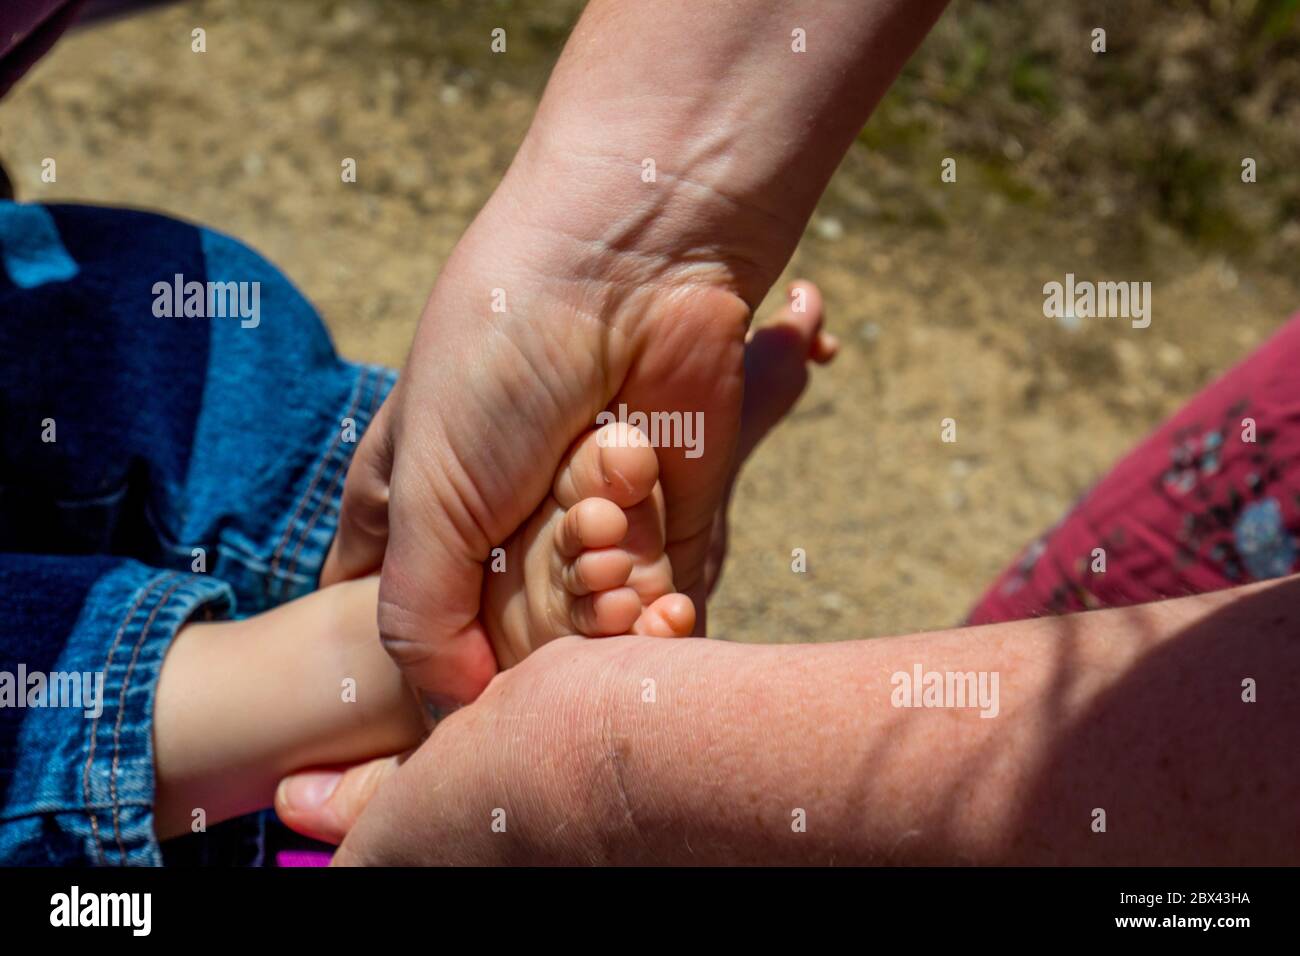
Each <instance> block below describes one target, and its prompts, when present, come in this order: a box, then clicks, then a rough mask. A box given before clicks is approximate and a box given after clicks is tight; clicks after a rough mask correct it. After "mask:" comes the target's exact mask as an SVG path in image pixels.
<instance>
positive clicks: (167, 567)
mask: <svg viewBox="0 0 1300 956" xmlns="http://www.w3.org/2000/svg"><path fill="white" fill-rule="evenodd" d="M177 274H180V275H182V276H183V277H184V281H185V282H191V281H196V282H201V283H202V282H210V281H211V282H226V281H232V282H244V283H252V282H256V283H259V287H258V288H259V290H260V292H259V306H260V311H259V321H258V322H257V324H256V325H255V326H253V325H252V324H251V323H250V322H245V323H241V321H240V319H239V318H238V317H227V318H220V317H217V318H200V317H190V318H183V317H181V318H161V317H158V316H157V315H156V314H155V308H154V306H155V299H156V298H157V294H156V292H155V291H154V286H155V283H158V282H167V283H170V282H172V281H173V277H174V276H175V275H177ZM245 325H248V326H249V327H245ZM394 380H395V373H394V372H392V371H391V370H389V369H384V368H380V367H377V366H365V365H356V364H352V363H348V362H344V361H342V360H340V359H339V358H338V357H337V356H336V355H335V353H334V350H333V346H332V345H331V343H330V340H329V336H328V334H327V333H326V331H325V329H324V327H323V326H322V325H321V323H320V320H319V318H318V317H317V315H316V313H315V312H314V310H313V309H312V307H311V305H310V304H309V303H308V302H307V301H306V300H305V299H304V298H303V296H302V295H301V294H300V293H299V292H298V291H297V290H296V289H295V288H294V287H293V286H292V285H291V284H290V283H289V282H288V280H286V279H285V278H284V276H282V275H281V274H280V273H279V272H278V271H276V269H275V268H274V267H273V266H271V265H270V264H269V263H267V262H266V261H265V260H263V259H262V258H260V257H259V256H258V255H257V254H256V253H254V252H252V251H251V250H249V249H248V248H247V247H245V246H243V245H241V244H240V243H238V242H235V241H234V240H232V239H230V238H228V237H226V236H223V235H220V234H218V233H215V232H211V231H209V230H206V229H203V228H200V227H197V226H194V225H190V224H188V223H183V222H178V221H176V220H173V219H168V218H165V217H162V216H156V215H152V214H148V213H141V212H132V211H125V210H114V209H100V208H93V207H82V206H38V205H17V204H14V203H8V202H0V427H2V428H3V435H4V441H3V443H2V444H0V863H40V864H78V863H84V864H109V865H117V864H158V863H160V862H162V859H163V853H162V850H161V848H160V846H159V844H158V841H157V840H156V839H155V837H154V834H153V817H152V804H153V790H154V780H153V750H152V746H153V742H152V711H153V700H154V690H155V686H156V683H157V679H158V673H159V668H160V667H161V663H162V659H163V657H164V655H165V654H166V652H167V648H168V646H169V645H170V642H171V640H172V639H173V637H174V636H175V634H176V631H177V630H178V629H179V628H180V626H181V625H182V624H184V623H185V622H186V621H187V620H189V619H190V618H192V617H194V616H195V615H201V616H206V617H228V616H245V615H248V614H253V613H257V612H259V611H262V610H265V609H267V608H269V607H272V606H274V605H276V604H280V603H283V602H284V601H287V600H289V599H291V598H294V597H297V596H299V595H301V594H304V593H306V592H308V591H310V590H312V589H313V588H314V587H315V586H316V581H317V579H318V576H319V574H320V568H321V564H322V563H323V561H324V558H325V554H326V551H327V550H328V548H329V543H330V541H331V539H332V538H333V534H334V529H335V523H336V520H337V514H338V503H339V499H340V496H341V493H342V488H343V479H344V475H345V474H346V471H347V466H348V462H349V461H350V459H351V455H352V452H353V450H354V449H355V447H356V445H355V442H353V441H350V440H348V439H349V438H351V437H352V436H351V435H349V434H348V430H347V428H346V427H345V426H346V420H349V419H350V420H351V421H352V422H353V423H354V425H355V437H356V439H358V440H359V438H360V436H361V435H362V434H363V432H364V430H365V427H366V426H367V425H368V424H369V423H370V421H371V419H372V418H373V416H374V414H375V412H376V411H377V410H378V408H379V405H380V403H381V402H382V401H383V399H384V397H385V396H386V395H387V393H388V391H389V390H390V389H391V387H392V385H393V382H394ZM50 420H52V421H53V426H52V427H53V433H52V436H51V432H50V427H49V426H50ZM50 437H53V438H54V440H53V441H49V440H47V439H49V438H50ZM199 549H201V550H199ZM20 667H22V668H25V670H26V672H27V674H33V673H37V672H39V673H42V674H49V673H52V672H60V673H69V674H70V673H83V672H85V673H102V674H103V695H102V710H101V711H100V712H99V713H98V714H97V715H94V716H86V715H85V711H86V710H87V709H88V708H84V707H83V708H75V707H44V708H33V707H18V706H14V705H13V702H12V701H11V702H9V705H6V704H5V703H4V699H3V693H4V688H3V685H2V682H3V679H4V674H5V673H8V674H10V675H15V677H16V675H17V673H18V670H19V668H20ZM83 703H84V702H83ZM265 825H266V821H265V820H245V821H243V822H242V823H236V824H232V825H227V826H223V827H219V828H216V827H214V828H213V830H212V831H211V832H210V833H209V834H206V835H205V836H203V837H198V838H190V839H191V840H193V839H198V840H199V841H200V842H202V841H204V840H209V842H213V843H215V842H216V841H217V840H226V841H232V840H233V841H235V842H236V843H238V844H239V845H240V847H239V848H236V849H231V848H230V847H228V846H227V847H222V846H215V845H213V846H206V847H200V848H199V849H198V850H197V851H194V850H193V848H191V851H190V853H189V858H190V859H195V860H203V859H209V860H211V859H223V860H229V861H240V862H257V861H258V860H257V858H258V857H260V856H262V855H263V854H262V853H261V835H262V834H263V832H264V827H265Z"/></svg>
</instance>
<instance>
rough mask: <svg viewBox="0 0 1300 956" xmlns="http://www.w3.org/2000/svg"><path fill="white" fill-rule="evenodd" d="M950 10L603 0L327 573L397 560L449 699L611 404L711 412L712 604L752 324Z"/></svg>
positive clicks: (481, 661)
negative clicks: (720, 511) (581, 447)
mask: <svg viewBox="0 0 1300 956" xmlns="http://www.w3.org/2000/svg"><path fill="white" fill-rule="evenodd" d="M942 7H943V0H844V2H822V3H817V4H791V3H786V4H780V3H772V2H771V0H730V2H727V3H715V2H708V3H706V2H700V0H695V2H691V0H665V2H656V3H644V2H641V0H595V2H593V3H591V4H590V5H589V7H588V9H587V11H586V13H585V14H584V16H583V17H582V20H581V22H580V23H579V24H578V26H577V28H576V29H575V31H574V33H573V36H572V37H571V38H570V40H569V42H568V44H567V46H566V48H565V51H564V53H563V55H562V57H561V58H560V61H559V63H558V65H557V67H556V69H555V71H554V74H553V76H552V78H551V81H550V84H549V86H548V88H547V91H546V94H545V96H544V98H543V100H542V103H541V106H540V108H539V109H538V112H537V116H536V118H535V120H534V122H533V124H532V127H531V129H530V130H529V132H528V134H527V137H526V138H525V140H524V142H523V144H522V146H521V147H520V150H519V152H518V154H517V156H516V157H515V160H514V162H513V164H512V165H511V167H510V170H509V172H508V173H507V175H506V176H505V178H504V180H503V181H502V183H501V184H500V186H499V187H498V189H497V190H496V192H495V193H494V194H493V196H492V198H491V200H490V201H489V202H488V204H487V205H486V206H485V207H484V209H483V210H482V212H481V213H480V214H479V216H478V217H477V218H476V219H475V221H474V223H473V224H472V225H471V226H470V228H469V230H468V231H467V232H466V234H465V235H464V237H463V238H462V239H461V241H460V243H459V244H458V245H457V247H456V249H455V251H454V252H453V254H452V256H451V258H450V259H449V260H448V262H447V264H446V267H445V268H444V270H443V272H442V274H441V275H440V277H439V279H438V281H437V283H436V285H435V287H434V289H433V292H432V294H431V296H430V299H429V302H428V305H427V306H426V309H425V312H424V315H423V317H422V319H421V322H420V327H419V329H418V332H417V334H416V337H415V340H414V343H413V345H412V348H411V352H410V356H409V359H408V362H407V366H406V369H405V371H404V372H403V375H402V378H401V381H400V382H399V384H398V387H397V389H396V390H395V392H394V393H393V395H392V397H390V399H389V401H388V402H387V403H386V405H385V407H384V409H382V410H381V413H380V415H379V417H378V419H377V421H376V423H375V425H374V426H372V427H371V429H370V430H369V431H368V433H367V435H366V437H365V439H364V441H363V443H362V445H361V447H360V448H359V449H358V454H357V455H356V457H355V458H354V463H353V465H352V468H351V470H350V472H349V475H348V480H347V486H346V490H345V494H344V504H343V512H342V516H341V520H340V529H339V534H338V540H337V542H336V547H335V549H334V553H333V555H332V556H331V559H330V561H329V562H328V564H327V567H326V570H325V574H324V576H323V579H324V581H325V582H326V583H328V582H331V581H334V580H338V579H340V578H343V577H349V576H356V575H358V574H361V573H365V572H367V571H370V570H373V569H375V568H377V567H379V566H380V563H381V560H382V562H383V572H382V573H383V577H382V587H381V595H380V615H379V620H380V630H381V633H382V634H383V637H384V640H385V644H386V646H387V647H388V649H389V650H390V652H392V653H393V655H394V657H395V658H396V659H397V660H398V661H399V662H400V663H401V664H402V665H403V667H404V671H405V673H406V676H407V677H408V679H410V681H411V682H412V683H413V684H415V685H416V686H417V687H419V688H420V689H422V690H424V691H426V692H427V693H429V694H430V696H436V697H440V698H442V704H441V705H440V706H444V705H449V704H454V703H456V702H464V701H467V700H471V699H473V698H474V696H475V695H476V694H477V693H478V692H479V691H480V690H481V689H482V688H483V686H484V685H486V683H487V681H488V680H489V679H490V678H491V676H492V674H493V673H494V672H495V670H496V665H495V662H494V659H493V655H492V651H491V649H490V647H489V644H488V639H487V636H486V634H485V632H484V630H483V628H482V626H481V624H480V622H479V621H478V612H479V593H480V589H481V575H482V564H483V562H484V561H485V560H486V559H487V558H488V556H489V553H490V551H491V549H492V548H493V547H494V546H496V545H498V544H500V543H502V542H503V541H504V539H505V538H506V537H507V536H508V535H509V534H511V533H512V532H513V531H514V530H515V529H516V528H518V527H519V526H520V524H521V523H522V522H523V521H524V520H525V519H526V518H527V516H528V515H529V514H530V513H531V512H532V511H533V510H534V509H535V508H536V506H537V505H538V504H539V503H540V502H541V500H542V499H543V497H544V496H545V494H546V492H547V489H548V486H549V483H550V481H551V477H552V475H553V473H554V471H555V468H556V466H557V465H558V463H559V461H560V459H561V457H562V456H563V455H564V453H565V451H566V450H567V448H568V447H569V445H570V444H571V443H572V442H573V441H574V440H575V439H576V438H577V437H578V436H579V435H580V434H582V433H583V432H584V431H586V430H588V429H590V428H591V427H592V425H593V422H594V418H595V415H596V414H597V413H598V412H599V411H600V410H602V409H603V408H605V407H607V406H617V405H618V404H620V403H626V404H627V406H628V407H629V408H630V409H631V410H633V411H636V410H643V411H651V412H683V413H685V414H693V413H695V412H701V413H703V415H704V446H703V455H702V456H699V457H694V456H693V457H690V458H688V457H686V455H685V454H684V450H683V449H680V448H679V449H670V448H661V449H660V459H661V461H660V467H661V477H662V482H663V487H664V492H665V500H666V504H667V513H668V553H669V556H670V558H671V560H672V562H673V568H674V572H675V578H676V583H677V586H678V588H679V590H683V591H685V592H686V593H688V594H691V595H692V597H695V598H696V599H697V600H696V604H697V607H700V608H702V607H703V602H702V600H700V598H702V596H703V595H702V585H703V577H704V573H703V571H704V563H705V556H706V553H707V547H708V539H709V533H710V528H711V523H712V518H713V515H714V514H715V513H716V511H717V507H718V504H719V502H720V500H721V496H722V492H723V489H724V487H725V483H726V477H727V474H728V471H729V468H730V458H731V450H732V447H733V445H734V442H735V435H736V431H737V419H738V412H739V405H740V399H741V391H742V385H743V373H742V368H741V366H742V356H741V353H742V342H743V337H744V334H745V330H746V326H747V323H748V320H749V317H750V314H751V310H752V309H753V307H754V306H755V305H756V304H757V303H758V302H759V300H761V299H762V297H763V296H764V294H765V293H766V291H767V289H768V287H769V285H770V284H771V283H772V282H773V280H774V279H775V278H776V277H777V276H778V274H779V273H780V271H781V269H782V268H783V267H784V266H785V264H786V261H787V260H788V258H789V256H790V254H791V251H792V250H793V249H794V247H795V244H796V243H797V242H798V239H799V237H800V235H801V234H802V232H803V229H804V226H805V224H806V222H807V219H808V217H809V215H810V214H811V211H812V209H813V206H814V204H815V203H816V201H817V199H818V197H819V196H820V195H821V193H822V190H823V189H824V187H825V185H826V182H827V180H828V179H829V177H830V175H831V173H832V171H833V170H834V168H835V166H836V164H837V163H838V162H839V160H840V159H841V157H842V156H843V155H844V152H845V151H846V149H847V148H848V146H849V144H850V143H851V141H852V139H853V137H854V135H855V133H856V132H857V130H858V129H859V128H860V127H861V125H862V124H863V122H865V120H866V118H867V116H868V114H869V113H870V112H871V109H872V108H873V106H874V105H875V103H876V102H877V101H878V100H879V98H880V96H881V95H882V94H883V93H884V91H885V89H886V88H887V86H888V85H889V83H890V81H891V80H892V79H893V78H894V76H895V75H896V74H897V72H898V70H899V69H900V68H901V67H902V65H903V63H904V61H905V60H906V59H907V57H908V56H909V55H910V54H911V52H912V51H913V49H915V47H916V45H917V44H918V43H919V42H920V40H921V38H922V37H923V36H924V34H925V32H926V31H927V30H928V29H929V27H930V25H931V24H932V22H933V21H934V19H935V18H936V17H937V16H938V14H939V11H940V10H941V9H942ZM507 55H508V54H507ZM647 161H649V162H652V163H653V177H651V176H649V175H648V173H649V171H650V166H649V165H648V164H647ZM701 618H702V615H701ZM701 626H702V621H701Z"/></svg>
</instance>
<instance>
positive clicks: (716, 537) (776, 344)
mask: <svg viewBox="0 0 1300 956" xmlns="http://www.w3.org/2000/svg"><path fill="white" fill-rule="evenodd" d="M825 320H826V312H825V307H824V305H823V303H822V294H821V290H820V289H818V288H817V286H815V285H814V284H813V283H811V282H809V281H807V280H805V279H800V280H797V281H795V282H792V283H790V287H789V289H788V290H787V293H786V303H785V305H784V306H783V307H782V308H781V310H780V311H779V312H777V314H776V315H774V316H773V317H772V318H771V320H770V321H768V322H767V323H765V324H764V325H762V326H760V327H758V328H757V329H755V330H754V331H753V332H752V333H751V334H750V336H749V341H747V342H746V343H745V399H744V403H743V405H742V406H741V413H740V438H739V440H738V441H737V443H736V455H735V458H734V459H733V464H732V470H731V475H730V477H729V479H728V481H727V487H726V491H725V493H724V495H723V498H722V504H721V506H720V507H719V508H718V512H717V515H716V516H715V517H714V522H713V533H712V535H711V536H710V539H709V555H708V560H707V561H706V563H705V570H704V581H705V586H706V588H707V591H706V593H709V594H712V593H713V590H714V588H716V587H717V585H718V579H719V578H720V577H721V575H722V564H723V561H724V559H725V558H726V554H727V509H728V507H729V506H730V504H731V495H732V493H733V492H734V491H735V488H736V479H737V477H738V476H739V473H740V468H741V466H742V465H744V463H745V461H746V460H748V458H749V456H750V455H751V454H753V452H754V449H755V448H757V447H758V445H759V443H760V442H762V440H763V439H764V438H765V437H767V433H768V432H770V431H771V430H772V429H773V428H774V427H776V425H777V424H778V423H779V422H780V421H781V419H783V418H785V416H786V415H788V414H789V413H790V409H792V408H794V404H795V402H797V401H798V400H799V396H800V395H802V394H803V391H804V389H805V388H807V387H808V376H809V369H810V365H811V364H812V363H815V364H817V365H826V364H827V363H829V362H830V361H831V360H832V359H834V358H835V355H836V353H837V352H838V351H839V347H840V344H839V342H838V341H837V340H836V338H835V337H834V336H833V335H831V334H830V333H829V332H827V331H826V330H825V329H824V328H823V325H824V324H825Z"/></svg>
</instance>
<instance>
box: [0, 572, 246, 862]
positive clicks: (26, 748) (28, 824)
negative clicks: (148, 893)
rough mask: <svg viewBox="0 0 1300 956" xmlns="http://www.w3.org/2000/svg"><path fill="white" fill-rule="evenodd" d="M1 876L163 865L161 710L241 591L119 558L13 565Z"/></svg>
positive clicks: (1, 587) (4, 588)
mask: <svg viewBox="0 0 1300 956" xmlns="http://www.w3.org/2000/svg"><path fill="white" fill-rule="evenodd" d="M0 597H2V598H3V599H4V601H5V602H6V604H7V605H8V608H7V610H6V613H5V625H6V628H5V634H4V635H3V637H0V863H3V864H7V865H17V864H27V865H48V866H54V865H67V864H85V863H91V864H97V865H105V864H107V865H141V864H143V865H150V864H152V865H157V864H159V863H161V860H162V855H161V850H160V848H159V845H158V840H157V838H156V837H155V836H154V827H153V803H154V769H153V768H154V763H153V761H154V758H153V707H154V698H155V692H156V689H157V683H158V674H159V670H160V669H161V667H162V661H163V657H164V656H165V655H166V653H167V649H168V647H169V646H170V644H171V641H172V639H173V638H174V637H175V635H176V632H177V631H178V630H179V629H180V627H181V626H182V625H183V624H184V623H185V622H186V621H188V620H189V619H190V618H192V617H195V616H196V615H197V616H200V617H202V618H215V617H221V616H225V615H226V614H228V613H229V612H230V611H231V610H232V607H233V603H234V595H233V593H232V592H231V589H230V587H229V585H227V584H226V583H224V582H222V581H221V580H219V579H217V578H213V577H210V576H208V575H203V574H187V573H182V572H178V571H166V570H158V569H155V568H151V567H148V566H146V565H143V564H140V563H138V562H136V561H131V560H124V559H119V558H110V557H94V556H86V557H65V556H45V555H16V554H3V555H0Z"/></svg>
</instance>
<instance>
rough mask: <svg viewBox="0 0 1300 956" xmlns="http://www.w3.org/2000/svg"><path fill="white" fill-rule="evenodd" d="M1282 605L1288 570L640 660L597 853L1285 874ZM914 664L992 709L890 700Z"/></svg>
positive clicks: (1295, 665) (1288, 811) (1295, 670)
mask: <svg viewBox="0 0 1300 956" xmlns="http://www.w3.org/2000/svg"><path fill="white" fill-rule="evenodd" d="M1297 601H1300V579H1288V580H1286V581H1283V582H1275V583H1270V584H1266V585H1253V586H1250V587H1246V588H1240V589H1236V590H1234V591H1230V592H1223V593H1221V594H1217V595H1205V596H1200V597H1192V598H1184V599H1180V600H1174V601H1166V602H1162V603H1159V604H1152V605H1146V606H1142V607H1136V608H1130V609H1123V610H1113V611H1102V612H1095V613H1091V614H1083V615H1075V616H1071V617H1062V618H1052V619H1040V620H1034V621H1024V622H1017V623H1010V624H1004V625H993V626H989V627H982V628H966V629H961V630H951V631H942V632H937V633H933V634H925V635H916V636H911V637H903V638H894V639H884V640H874V641H860V642H854V643H847V644H833V645H820V646H798V645H796V646H778V647H763V648H756V647H746V646H740V645H728V644H719V643H713V642H709V643H707V644H706V643H703V642H699V643H696V642H692V643H689V644H677V645H673V646H672V647H671V648H658V649H656V648H646V649H644V650H643V651H642V652H641V653H640V654H639V655H638V656H639V657H640V660H639V661H638V665H637V667H636V668H635V669H636V670H637V673H641V674H643V676H642V680H646V679H649V680H652V681H653V682H654V683H653V684H652V685H649V686H653V687H655V688H656V694H655V696H656V702H654V703H646V702H643V701H638V702H636V703H633V704H628V705H625V706H624V707H623V708H622V710H621V714H622V717H623V720H622V721H621V722H620V724H619V728H620V729H619V731H618V734H617V739H616V740H614V741H612V742H611V744H610V747H609V751H610V757H609V759H610V760H611V761H614V762H616V763H617V765H618V768H617V769H618V771H619V772H618V775H617V779H618V780H619V781H620V784H621V791H622V792H621V796H620V799H619V801H618V804H619V806H620V809H618V810H617V811H616V812H615V813H614V814H613V816H614V818H615V819H616V820H617V824H616V825H615V826H614V827H613V830H614V832H615V833H616V834H617V836H616V837H615V838H613V839H612V840H611V845H613V846H615V847H617V852H616V853H615V854H614V855H615V856H618V857H620V858H622V859H624V860H655V861H660V862H700V863H710V862H713V863H728V862H753V863H773V862H792V863H812V862H831V861H834V862H861V863H939V862H945V863H946V862H993V863H1063V862H1070V863H1103V862H1109V863H1155V864H1162V863H1174V862H1183V863H1244V862H1254V863H1263V862H1295V860H1296V859H1297V858H1300V833H1298V832H1297V825H1296V816H1295V807H1296V805H1297V802H1298V800H1300V768H1297V765H1296V763H1295V761H1294V760H1292V759H1289V758H1288V757H1286V756H1284V755H1291V754H1296V753H1300V694H1296V693H1295V687H1296V685H1297V681H1298V680H1300V651H1298V650H1297V644H1296V641H1297V637H1296V635H1297V634H1298V633H1300V616H1298V615H1297V613H1296V610H1295V609H1296V607H1297ZM918 667H919V669H920V671H921V672H922V673H923V674H929V673H938V674H941V675H948V674H967V673H974V674H975V675H977V679H978V675H980V674H984V675H989V676H990V677H991V675H993V674H996V675H997V679H998V683H997V688H998V693H997V699H996V702H995V706H994V707H989V706H983V707H981V706H978V705H977V706H972V707H966V708H954V707H951V706H946V707H927V706H921V707H897V706H895V705H894V704H895V699H896V698H897V697H898V696H899V695H900V694H901V688H902V681H901V680H899V679H895V678H894V675H896V674H906V675H908V678H909V679H912V678H914V676H915V674H916V671H917V668H918ZM1248 679H1249V680H1253V681H1255V682H1257V693H1258V700H1257V702H1253V703H1252V702H1248V701H1246V700H1243V694H1245V695H1246V696H1247V697H1249V696H1250V695H1249V694H1248V693H1246V688H1244V687H1243V681H1247V680H1248ZM990 685H991V682H986V684H985V685H984V686H985V687H988V686H990ZM917 700H918V701H919V702H921V703H923V704H924V703H925V699H924V697H923V696H922V694H921V688H917ZM941 700H942V698H941ZM944 702H945V703H948V704H951V703H953V701H952V700H951V699H949V700H947V701H944ZM981 710H983V711H984V712H991V711H994V710H995V711H996V715H995V716H988V717H983V716H981ZM624 810H625V811H626V812H624ZM1098 811H1102V812H1104V816H1103V815H1101V814H1100V813H1099V812H1098ZM1103 824H1104V830H1102V829H1101V827H1102V825H1103Z"/></svg>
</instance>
